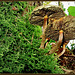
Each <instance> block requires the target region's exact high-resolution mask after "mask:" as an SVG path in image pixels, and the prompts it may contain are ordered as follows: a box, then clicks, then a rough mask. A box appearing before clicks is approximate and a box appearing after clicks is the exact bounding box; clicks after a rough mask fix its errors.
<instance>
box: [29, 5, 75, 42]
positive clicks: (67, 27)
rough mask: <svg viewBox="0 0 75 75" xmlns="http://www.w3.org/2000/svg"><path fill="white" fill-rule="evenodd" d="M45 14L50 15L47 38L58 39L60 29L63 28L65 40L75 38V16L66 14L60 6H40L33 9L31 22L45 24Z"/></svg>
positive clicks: (46, 32) (46, 31)
mask: <svg viewBox="0 0 75 75" xmlns="http://www.w3.org/2000/svg"><path fill="white" fill-rule="evenodd" d="M45 15H48V25H47V28H46V30H45V38H50V39H52V40H55V41H57V40H58V38H59V31H60V30H61V29H62V30H63V31H64V41H68V40H73V39H75V17H73V16H71V15H69V16H65V13H64V11H63V10H62V8H60V7H58V6H39V7H37V8H35V9H34V10H33V12H32V14H31V17H30V18H29V20H30V23H31V24H33V25H39V26H43V23H44V16H45Z"/></svg>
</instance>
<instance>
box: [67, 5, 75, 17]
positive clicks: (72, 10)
mask: <svg viewBox="0 0 75 75" xmlns="http://www.w3.org/2000/svg"><path fill="white" fill-rule="evenodd" d="M67 10H68V12H69V15H72V16H75V6H70V7H69V8H68V9H67Z"/></svg>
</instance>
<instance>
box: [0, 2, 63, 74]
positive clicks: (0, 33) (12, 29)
mask: <svg viewBox="0 0 75 75" xmlns="http://www.w3.org/2000/svg"><path fill="white" fill-rule="evenodd" d="M26 6H27V2H26V1H24V2H3V1H2V2H0V73H31V72H32V73H39V72H41V73H64V72H63V71H62V70H61V69H60V68H59V63H57V60H54V58H55V57H54V54H52V55H45V54H46V53H47V52H48V50H50V49H51V46H50V45H48V46H47V48H46V49H44V50H42V49H39V47H40V44H41V39H39V38H40V35H41V34H42V29H41V27H40V26H34V25H31V24H30V22H29V20H28V19H29V15H30V14H31V11H30V12H28V13H27V14H25V16H23V17H22V16H21V15H22V12H23V11H24V8H26ZM12 7H16V8H18V11H16V10H12ZM28 9H29V10H33V9H31V8H28ZM33 35H34V36H33ZM32 37H33V40H32ZM31 41H32V44H31Z"/></svg>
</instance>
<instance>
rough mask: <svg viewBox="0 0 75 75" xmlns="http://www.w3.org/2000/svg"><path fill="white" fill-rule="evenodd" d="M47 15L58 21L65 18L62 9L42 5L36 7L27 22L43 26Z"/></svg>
mask: <svg viewBox="0 0 75 75" xmlns="http://www.w3.org/2000/svg"><path fill="white" fill-rule="evenodd" d="M45 15H48V17H49V18H54V19H59V18H61V17H63V16H65V13H64V11H63V9H62V8H61V7H59V6H54V5H45V6H44V5H43V6H39V7H36V8H35V9H34V10H33V11H32V14H31V16H30V18H29V21H30V23H31V24H33V25H39V26H43V20H44V16H45Z"/></svg>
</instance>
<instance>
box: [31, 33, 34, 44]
mask: <svg viewBox="0 0 75 75" xmlns="http://www.w3.org/2000/svg"><path fill="white" fill-rule="evenodd" d="M33 38H34V33H33V35H32V40H31V45H32V42H33Z"/></svg>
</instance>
